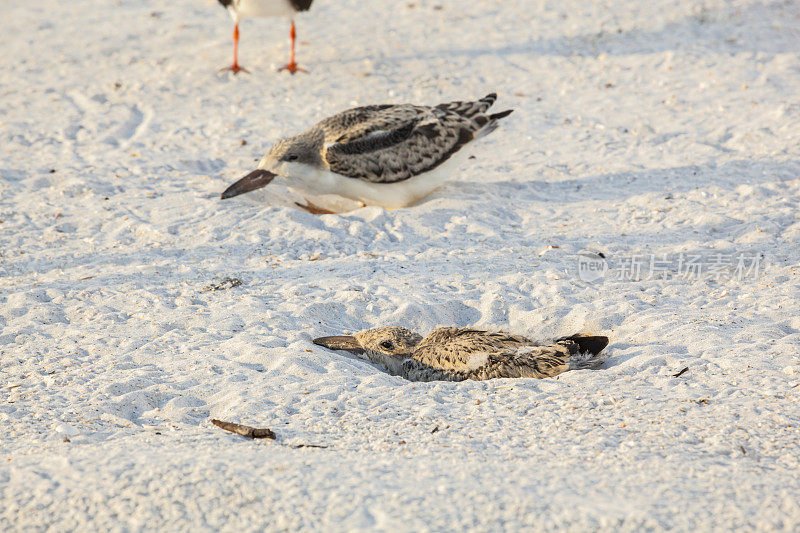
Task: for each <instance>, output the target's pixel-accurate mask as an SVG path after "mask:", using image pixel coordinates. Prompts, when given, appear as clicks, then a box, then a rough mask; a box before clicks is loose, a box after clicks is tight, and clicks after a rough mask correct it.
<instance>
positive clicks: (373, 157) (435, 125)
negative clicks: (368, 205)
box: [321, 105, 488, 183]
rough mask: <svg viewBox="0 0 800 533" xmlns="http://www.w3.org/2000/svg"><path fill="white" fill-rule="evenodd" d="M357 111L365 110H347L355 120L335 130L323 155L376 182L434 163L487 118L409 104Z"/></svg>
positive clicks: (334, 166)
mask: <svg viewBox="0 0 800 533" xmlns="http://www.w3.org/2000/svg"><path fill="white" fill-rule="evenodd" d="M359 112H360V113H364V112H365V110H364V109H363V108H361V109H356V110H351V113H353V114H352V115H348V116H345V118H347V119H352V120H353V125H352V127H351V128H349V129H347V130H345V131H339V132H337V133H339V135H338V136H335V137H336V138H335V140H334V141H333V143H332V144H330V145H328V146H327V149H326V152H325V161H326V162H327V164H328V166H329V168H330V170H331V171H332V172H336V173H337V174H341V175H343V176H348V177H351V178H358V179H363V180H367V181H371V182H375V183H394V182H398V181H403V180H407V179H408V178H411V177H412V176H416V175H419V174H422V173H423V172H427V171H429V170H432V169H434V168H436V167H437V166H439V165H441V164H442V163H444V162H445V161H447V160H448V159H449V158H450V157H451V156H452V155H453V154H454V153H456V152H457V151H458V150H459V149H460V148H461V147H462V146H464V145H465V144H466V143H468V142H470V141H471V140H473V139H474V138H475V135H476V132H477V131H479V130H480V128H481V127H482V126H483V125H485V124H486V122H487V121H488V119H486V118H485V117H481V118H483V120H474V119H471V118H468V117H464V116H462V115H459V114H458V113H455V112H452V111H448V110H444V109H438V108H429V107H421V106H411V105H403V106H391V107H387V108H384V109H382V110H370V111H368V112H370V113H371V115H372V116H370V117H369V118H368V119H366V120H361V121H360V122H359V121H358V114H359ZM345 113H348V112H345ZM341 119H342V117H341V116H340V117H339V119H338V121H339V123H341ZM321 125H323V124H321ZM331 137H334V135H331ZM328 138H329V136H328V132H327V130H326V140H327V139H328Z"/></svg>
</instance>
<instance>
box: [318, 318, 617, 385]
mask: <svg viewBox="0 0 800 533" xmlns="http://www.w3.org/2000/svg"><path fill="white" fill-rule="evenodd" d="M313 342H314V344H318V345H320V346H324V347H325V348H328V349H330V350H346V351H349V352H352V353H356V354H359V355H364V356H365V357H366V358H367V359H369V360H370V361H372V362H374V363H378V364H380V365H383V366H384V367H386V369H387V370H388V371H389V373H391V374H394V375H397V376H402V377H404V378H406V379H408V380H410V381H464V380H468V379H471V380H483V379H492V378H537V379H541V378H551V377H555V376H557V375H559V374H561V373H563V372H567V371H568V370H581V369H589V368H597V367H599V366H600V365H602V364H603V363H604V362H605V358H604V357H603V356H601V355H600V352H602V351H603V349H604V348H605V347H606V346H607V345H608V337H604V336H599V335H583V334H577V335H570V336H569V337H561V338H559V339H555V340H553V341H550V342H537V341H535V340H533V339H529V338H527V337H523V336H521V335H513V334H510V333H504V332H495V331H484V330H479V329H472V328H449V327H445V328H437V329H435V330H434V331H433V332H431V333H430V334H429V335H428V336H427V337H424V338H423V337H422V336H421V335H419V334H417V333H415V332H413V331H411V330H409V329H406V328H403V327H398V326H389V327H379V328H373V329H368V330H365V331H362V332H359V333H356V334H355V335H352V336H334V337H320V338H318V339H314V340H313Z"/></svg>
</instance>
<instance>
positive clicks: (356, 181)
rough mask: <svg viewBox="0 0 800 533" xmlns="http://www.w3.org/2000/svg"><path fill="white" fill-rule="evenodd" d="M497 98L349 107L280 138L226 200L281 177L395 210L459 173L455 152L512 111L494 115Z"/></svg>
mask: <svg viewBox="0 0 800 533" xmlns="http://www.w3.org/2000/svg"><path fill="white" fill-rule="evenodd" d="M496 99H497V95H496V94H494V93H493V94H489V95H487V96H486V97H484V98H481V99H480V100H478V101H475V102H449V103H445V104H440V105H437V106H433V107H430V106H418V105H411V104H400V105H371V106H366V107H356V108H354V109H349V110H347V111H344V112H342V113H339V114H337V115H333V116H332V117H329V118H326V119H325V120H323V121H322V122H320V123H318V124H317V125H315V126H313V127H312V128H311V129H309V130H307V131H305V132H303V133H301V134H299V135H297V136H295V137H290V138H288V139H284V140H282V141H280V142H278V144H276V145H275V146H273V147H272V149H271V150H270V151H269V152H268V153H267V155H265V156H264V158H263V159H262V160H261V162H260V163H259V165H258V169H257V170H254V171H253V172H251V173H249V174H248V175H246V176H245V177H243V178H242V179H240V180H239V181H237V182H236V183H234V184H233V185H231V186H230V187H228V188H227V189H226V190H225V192H223V193H222V198H223V199H225V198H231V197H233V196H237V195H239V194H242V193H246V192H250V191H253V190H256V189H259V188H261V187H264V186H265V185H267V184H268V183H270V182H271V181H272V180H273V179H274V178H275V177H276V176H282V177H283V178H286V180H287V182H288V183H287V184H288V185H289V187H292V188H296V189H300V190H303V191H306V192H308V193H311V194H338V195H339V196H343V197H345V198H350V199H353V200H357V201H360V202H363V203H365V204H370V205H379V206H383V207H386V208H389V209H391V208H398V207H406V206H409V205H412V204H414V203H416V202H418V201H420V200H422V199H423V198H425V197H426V196H428V195H429V194H430V193H432V192H433V191H434V190H436V189H437V188H438V187H439V186H441V185H442V183H443V182H444V181H445V180H446V179H447V178H449V177H450V176H451V175H452V170H453V169H454V168H455V166H456V165H455V161H456V159H455V158H453V156H454V155H455V154H456V153H458V152H459V151H460V150H461V149H462V148H463V147H464V146H465V145H466V144H468V143H470V142H472V141H473V140H475V139H478V138H480V137H483V136H485V135H487V134H489V133H491V132H492V131H494V130H495V129H496V128H497V121H498V120H500V119H501V118H504V117H507V116H508V115H509V114H511V110H507V111H502V112H500V113H495V114H493V115H487V114H486V111H487V110H488V109H489V107H491V105H492V104H493V103H494V102H495V100H496ZM462 153H463V152H462ZM444 163H448V165H445V164H444Z"/></svg>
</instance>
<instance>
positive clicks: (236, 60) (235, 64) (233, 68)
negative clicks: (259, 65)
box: [222, 22, 250, 74]
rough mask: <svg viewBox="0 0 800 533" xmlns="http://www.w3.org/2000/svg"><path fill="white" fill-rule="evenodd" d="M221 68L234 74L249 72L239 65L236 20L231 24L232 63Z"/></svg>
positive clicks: (237, 24)
mask: <svg viewBox="0 0 800 533" xmlns="http://www.w3.org/2000/svg"><path fill="white" fill-rule="evenodd" d="M222 70H230V71H231V72H233V73H234V74H239V73H240V72H247V73H250V71H249V70H247V69H246V68H244V67H240V66H239V23H238V22H237V23H236V24H234V26H233V65H231V66H229V67H226V68H224V69H222Z"/></svg>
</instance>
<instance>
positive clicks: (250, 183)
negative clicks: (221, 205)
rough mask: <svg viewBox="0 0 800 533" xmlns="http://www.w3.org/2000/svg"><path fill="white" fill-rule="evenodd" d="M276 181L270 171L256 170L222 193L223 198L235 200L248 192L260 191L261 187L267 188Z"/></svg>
mask: <svg viewBox="0 0 800 533" xmlns="http://www.w3.org/2000/svg"><path fill="white" fill-rule="evenodd" d="M274 179H275V174H273V173H272V172H270V171H269V170H262V169H258V170H254V171H252V172H251V173H250V174H248V175H247V176H245V177H243V178H242V179H240V180H239V181H237V182H236V183H234V184H233V185H231V186H230V187H228V188H227V189H225V191H224V192H223V193H222V195H221V198H222V199H223V200H225V199H226V198H233V197H234V196H239V195H240V194H244V193H246V192H250V191H254V190H256V189H260V188H261V187H265V186H266V185H268V184H269V182H271V181H272V180H274Z"/></svg>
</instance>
